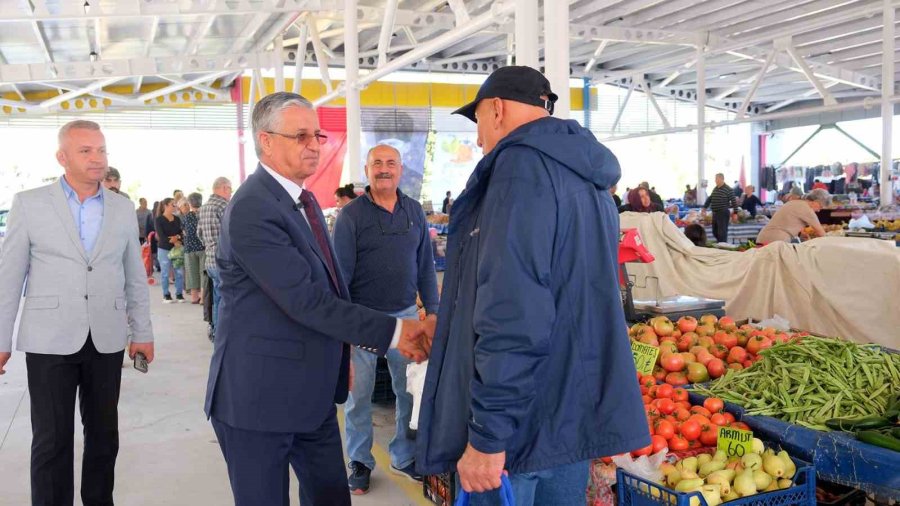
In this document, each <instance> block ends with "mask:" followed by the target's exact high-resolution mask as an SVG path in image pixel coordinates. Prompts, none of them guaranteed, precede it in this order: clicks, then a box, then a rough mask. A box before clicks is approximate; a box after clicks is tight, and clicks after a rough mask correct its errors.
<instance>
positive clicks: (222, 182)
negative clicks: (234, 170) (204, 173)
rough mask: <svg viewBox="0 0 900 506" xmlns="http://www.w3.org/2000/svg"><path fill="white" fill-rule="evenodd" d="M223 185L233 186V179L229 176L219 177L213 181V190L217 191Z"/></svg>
mask: <svg viewBox="0 0 900 506" xmlns="http://www.w3.org/2000/svg"><path fill="white" fill-rule="evenodd" d="M223 186H231V181H230V180H229V179H228V178H227V177H217V178H216V180H215V181H213V191H216V190H218V189H219V188H222V187H223Z"/></svg>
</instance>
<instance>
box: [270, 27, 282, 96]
mask: <svg viewBox="0 0 900 506" xmlns="http://www.w3.org/2000/svg"><path fill="white" fill-rule="evenodd" d="M274 45H275V47H274V49H272V65H273V66H274V67H275V91H284V34H283V33H280V34H278V37H275V41H274Z"/></svg>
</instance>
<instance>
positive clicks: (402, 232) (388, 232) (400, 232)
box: [375, 206, 412, 235]
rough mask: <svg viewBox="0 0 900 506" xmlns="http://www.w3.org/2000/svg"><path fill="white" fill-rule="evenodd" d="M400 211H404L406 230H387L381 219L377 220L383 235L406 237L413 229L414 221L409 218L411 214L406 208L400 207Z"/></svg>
mask: <svg viewBox="0 0 900 506" xmlns="http://www.w3.org/2000/svg"><path fill="white" fill-rule="evenodd" d="M400 209H402V210H403V215H404V216H405V217H406V220H405V221H406V230H385V229H384V225H382V224H381V217H380V216H379V217H378V218H376V219H375V221H377V222H378V228H380V229H381V235H406V234H408V233H409V231H410V230H411V229H412V220H411V219H410V218H409V213H407V212H406V208H405V207H403V206H400Z"/></svg>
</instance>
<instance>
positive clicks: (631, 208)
mask: <svg viewBox="0 0 900 506" xmlns="http://www.w3.org/2000/svg"><path fill="white" fill-rule="evenodd" d="M625 198H626V199H627V200H628V202H626V203H625V205H623V206H621V207H619V212H620V213H627V212H633V213H661V212H663V206H662V205H660V204H657V203H656V202H653V201H651V198H650V190H647V189H646V188H643V187H637V188H635V189H634V190H631V191H630V192H629V193H628V195H627V196H626V197H625Z"/></svg>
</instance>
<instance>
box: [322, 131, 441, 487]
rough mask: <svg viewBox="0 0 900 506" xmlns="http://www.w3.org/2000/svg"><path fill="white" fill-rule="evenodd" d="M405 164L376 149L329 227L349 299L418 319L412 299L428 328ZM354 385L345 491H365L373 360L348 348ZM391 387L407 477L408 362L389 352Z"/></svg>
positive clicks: (424, 239)
mask: <svg viewBox="0 0 900 506" xmlns="http://www.w3.org/2000/svg"><path fill="white" fill-rule="evenodd" d="M402 174H403V164H402V161H401V158H400V152H399V151H397V149H396V148H394V147H392V146H390V145H387V144H379V145H377V146H375V147H373V148H372V149H371V150H369V153H368V155H367V157H366V176H367V177H368V180H369V186H368V187H366V192H365V193H364V194H363V195H362V196H361V197H360V198H358V199H356V200H354V201H353V202H351V203H350V204H348V205H347V206H346V207H344V208H343V209H342V210H341V214H340V216H338V219H337V223H336V224H335V228H334V250H335V254H336V255H337V259H338V264H339V265H340V267H341V271H342V272H343V273H344V276H345V277H346V279H347V284H348V288H349V290H350V300H351V301H352V302H355V303H357V304H362V305H363V306H366V307H368V308H371V309H375V310H377V311H381V312H383V313H386V314H388V315H391V316H394V317H397V318H417V317H418V307H417V306H416V294H417V293H418V294H421V298H422V303H423V304H424V307H425V312H426V314H427V316H426V318H427V319H428V320H430V321H431V322H432V323H436V322H437V310H438V292H437V275H436V273H435V270H434V256H433V254H432V246H431V236H430V235H429V233H428V222H427V221H426V220H425V212H424V211H423V210H422V206H421V205H420V204H419V203H418V202H417V201H415V200H413V199H411V198H409V197H408V196H406V195H405V194H404V193H403V192H401V191H400V188H399V186H400V177H401V175H402ZM351 355H352V361H353V373H354V374H353V386H352V388H351V390H350V397H349V398H348V399H347V404H346V406H345V407H344V414H345V420H346V442H347V455H348V456H349V458H350V471H351V474H350V478H349V486H350V492H351V493H353V494H364V493H366V492H367V491H368V490H369V482H370V477H371V473H372V470H373V469H375V457H373V456H372V440H373V430H372V391H373V389H374V386H375V366H376V361H377V358H378V357H376V356H375V355H373V354H372V353H369V352H367V351H363V350H360V349H356V350H353V351H352V354H351ZM387 361H388V369H389V370H390V374H391V386H392V387H393V391H394V395H395V396H396V397H397V401H396V414H395V417H394V419H395V425H396V429H395V433H394V438H393V439H392V440H391V443H390V446H389V447H388V449H389V451H390V456H391V471H393V472H394V473H396V474H400V475H402V476H405V477H407V478H411V479H413V480H418V481H421V479H422V476H421V475H419V474H418V473H416V470H415V442H414V441H413V440H412V439H410V438H409V435H408V433H409V421H410V417H411V415H412V408H413V400H412V396H411V395H410V394H409V393H408V392H407V391H406V366H407V365H408V364H409V363H410V361H409V359H407V358H406V357H404V356H403V355H401V354H400V352H399V351H397V350H390V351H388V353H387Z"/></svg>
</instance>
